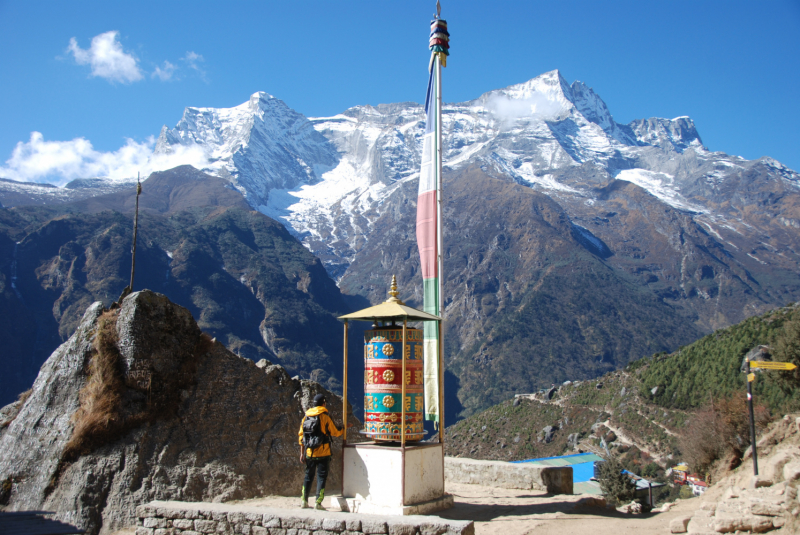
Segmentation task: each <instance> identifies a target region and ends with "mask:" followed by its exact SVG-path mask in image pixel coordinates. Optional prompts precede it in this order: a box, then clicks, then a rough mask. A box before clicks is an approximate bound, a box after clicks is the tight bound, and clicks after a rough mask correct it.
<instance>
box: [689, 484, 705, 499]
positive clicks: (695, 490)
mask: <svg viewBox="0 0 800 535" xmlns="http://www.w3.org/2000/svg"><path fill="white" fill-rule="evenodd" d="M689 485H690V486H691V487H692V494H693V495H694V496H700V495H701V494H703V493H704V492H705V491H707V490H708V483H706V482H705V481H691V482H689Z"/></svg>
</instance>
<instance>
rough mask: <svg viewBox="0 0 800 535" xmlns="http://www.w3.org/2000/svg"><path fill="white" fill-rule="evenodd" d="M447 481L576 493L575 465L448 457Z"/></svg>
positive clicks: (445, 476) (446, 459) (556, 492)
mask: <svg viewBox="0 0 800 535" xmlns="http://www.w3.org/2000/svg"><path fill="white" fill-rule="evenodd" d="M444 478H445V481H451V482H454V483H470V484H473V485H485V486H488V487H501V488H505V489H536V490H544V491H547V492H549V493H550V494H572V467H571V466H537V465H533V464H529V463H507V462H504V461H481V460H477V459H465V458H462V457H445V458H444Z"/></svg>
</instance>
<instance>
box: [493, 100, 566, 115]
mask: <svg viewBox="0 0 800 535" xmlns="http://www.w3.org/2000/svg"><path fill="white" fill-rule="evenodd" d="M486 107H487V108H488V109H489V110H490V111H491V112H492V113H493V114H494V115H495V116H496V117H498V118H499V119H504V120H515V119H523V118H539V119H542V120H549V119H555V118H556V117H558V116H559V115H560V114H561V113H562V112H564V111H565V110H564V105H563V104H562V103H561V102H558V101H557V100H550V99H549V98H547V96H546V95H544V94H541V93H533V94H532V95H530V96H528V97H526V98H519V99H516V98H511V97H509V96H507V95H503V94H496V93H495V94H492V95H490V96H489V99H488V101H487V102H486Z"/></svg>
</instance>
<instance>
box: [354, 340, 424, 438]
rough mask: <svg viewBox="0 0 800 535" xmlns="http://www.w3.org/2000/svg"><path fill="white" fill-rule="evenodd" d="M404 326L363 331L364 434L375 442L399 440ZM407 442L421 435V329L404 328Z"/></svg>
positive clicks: (422, 433)
mask: <svg viewBox="0 0 800 535" xmlns="http://www.w3.org/2000/svg"><path fill="white" fill-rule="evenodd" d="M402 353H403V328H402V327H401V326H394V325H392V326H387V327H378V328H375V329H372V330H370V331H366V333H364V420H365V426H364V431H363V433H364V434H365V435H368V436H370V437H372V439H373V440H376V441H400V439H401V436H400V435H401V425H400V424H401V420H402V412H403V406H402V404H401V397H402V384H401V382H400V381H401V378H402V375H403V361H402V360H401V356H402ZM405 361H406V377H405V382H406V397H405V408H406V422H405V423H406V442H412V441H416V440H422V438H423V436H424V430H423V422H422V410H423V397H422V382H423V381H422V330H420V329H412V328H407V329H406V354H405Z"/></svg>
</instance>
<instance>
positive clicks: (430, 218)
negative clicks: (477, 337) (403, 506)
mask: <svg viewBox="0 0 800 535" xmlns="http://www.w3.org/2000/svg"><path fill="white" fill-rule="evenodd" d="M440 15H441V5H440V4H439V2H438V1H437V2H436V15H435V16H434V19H433V20H432V21H431V33H430V41H429V49H430V51H431V59H430V62H429V64H428V70H429V73H430V74H429V77H428V91H427V95H426V98H425V115H426V121H425V135H424V137H423V144H422V165H421V168H420V178H419V198H418V200H417V245H418V247H419V253H420V261H421V263H422V279H423V294H424V307H423V308H424V310H425V311H426V312H428V313H430V314H434V315H436V316H441V315H442V313H443V312H444V291H443V290H444V277H443V276H442V273H443V267H444V256H443V226H444V225H443V222H442V201H443V191H442V67H446V66H447V56H448V55H449V49H450V34H449V32H448V31H447V21H445V20H443V19H441V18H440ZM424 329H425V334H424V337H423V347H424V378H425V381H424V382H425V385H424V391H425V419H426V420H428V421H432V422H434V425H438V427H439V441H440V442H442V441H443V440H444V438H443V433H444V360H443V359H444V350H443V329H442V322H441V321H439V322H436V323H435V324H430V325H429V324H426V325H425V327H424Z"/></svg>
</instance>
